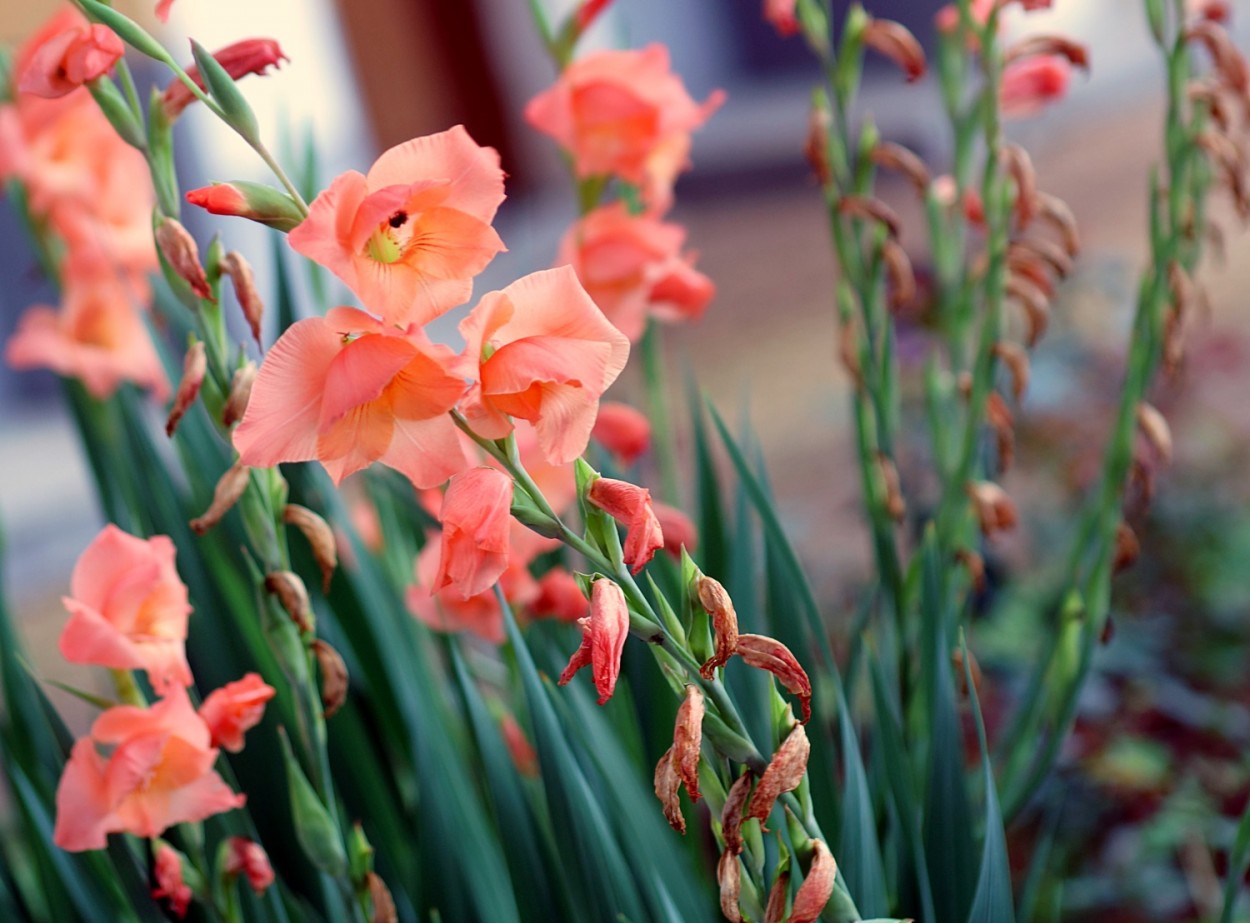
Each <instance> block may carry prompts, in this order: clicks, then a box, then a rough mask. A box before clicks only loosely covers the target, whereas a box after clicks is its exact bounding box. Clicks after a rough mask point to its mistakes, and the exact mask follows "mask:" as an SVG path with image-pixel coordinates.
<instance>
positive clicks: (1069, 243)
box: [1037, 192, 1081, 256]
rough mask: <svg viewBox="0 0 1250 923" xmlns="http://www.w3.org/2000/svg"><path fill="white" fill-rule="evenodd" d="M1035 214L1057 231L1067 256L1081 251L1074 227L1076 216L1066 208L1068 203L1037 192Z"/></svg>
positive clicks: (1078, 237) (1078, 236) (1079, 240)
mask: <svg viewBox="0 0 1250 923" xmlns="http://www.w3.org/2000/svg"><path fill="white" fill-rule="evenodd" d="M1037 214H1038V217H1039V218H1044V219H1046V221H1048V222H1049V223H1050V224H1052V225H1054V227H1056V228H1057V229H1058V230H1059V233H1060V234H1061V235H1062V238H1063V246H1064V249H1065V250H1067V251H1068V256H1076V254H1077V253H1078V252H1079V251H1080V249H1081V237H1080V234H1079V233H1078V231H1077V227H1076V216H1075V215H1073V214H1072V209H1070V208H1068V203H1067V202H1065V201H1063V199H1060V198H1059V197H1058V196H1053V195H1051V194H1050V193H1048V192H1039V193H1038V194H1037Z"/></svg>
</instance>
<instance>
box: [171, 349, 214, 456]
mask: <svg viewBox="0 0 1250 923" xmlns="http://www.w3.org/2000/svg"><path fill="white" fill-rule="evenodd" d="M207 371H208V357H207V355H206V353H205V352H204V344H203V342H201V341H200V340H196V341H195V342H194V343H192V344H191V345H190V346H189V347H188V348H187V354H186V356H184V357H183V360H182V381H180V382H178V393H177V394H176V395H174V406H173V409H172V410H170V411H169V419H168V420H166V421H165V435H166V436H170V437H172V436H173V435H174V430H176V429H177V428H178V421H179V420H181V419H182V417H183V415H184V414H185V413H186V412H187V411H188V410H190V409H191V405H192V404H194V403H195V399H196V398H197V397H199V396H200V385H202V384H204V374H205V373H206V372H207Z"/></svg>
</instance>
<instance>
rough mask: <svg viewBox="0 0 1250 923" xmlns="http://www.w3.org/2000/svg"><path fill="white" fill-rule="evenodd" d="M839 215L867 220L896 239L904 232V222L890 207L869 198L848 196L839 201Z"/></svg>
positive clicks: (878, 200)
mask: <svg viewBox="0 0 1250 923" xmlns="http://www.w3.org/2000/svg"><path fill="white" fill-rule="evenodd" d="M838 213H839V214H842V215H850V216H851V217H852V218H865V219H867V220H869V221H876V222H878V223H880V224H881V225H883V226H884V227H885V229H886V231H887V232H888V233H889V235H890V236H891V237H893V238H895V239H897V238H898V236H899V234H900V233H901V232H902V228H903V222H902V220H900V219H899V217H898V214H897V213H896V212H895V211H894V209H892V208H890V206H888V205H886V204H885V203H884V202H882V201H881V200H880V199H874V198H870V197H868V196H859V195H848V196H843V197H842V198H841V199H839V200H838Z"/></svg>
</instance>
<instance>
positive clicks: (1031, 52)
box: [1003, 35, 1089, 73]
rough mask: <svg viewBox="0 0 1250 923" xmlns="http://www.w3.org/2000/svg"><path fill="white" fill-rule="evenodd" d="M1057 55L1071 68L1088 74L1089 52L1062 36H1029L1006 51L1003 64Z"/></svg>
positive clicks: (1078, 43) (1079, 44)
mask: <svg viewBox="0 0 1250 923" xmlns="http://www.w3.org/2000/svg"><path fill="white" fill-rule="evenodd" d="M1051 55H1059V56H1060V57H1063V58H1067V59H1068V63H1069V64H1071V65H1072V66H1073V67H1079V68H1081V70H1083V71H1085V72H1086V73H1088V72H1089V50H1088V49H1087V48H1086V47H1085V46H1084V45H1082V44H1081V43H1080V42H1074V41H1072V39H1070V38H1065V37H1064V36H1062V35H1031V36H1029V37H1028V38H1026V39H1024V40H1022V41H1019V42H1017V43H1016V44H1015V45H1013V46H1011V47H1010V48H1008V49H1007V53H1006V55H1005V56H1004V59H1003V63H1004V64H1011V63H1012V62H1014V61H1020V60H1022V59H1024V58H1036V57H1048V56H1051Z"/></svg>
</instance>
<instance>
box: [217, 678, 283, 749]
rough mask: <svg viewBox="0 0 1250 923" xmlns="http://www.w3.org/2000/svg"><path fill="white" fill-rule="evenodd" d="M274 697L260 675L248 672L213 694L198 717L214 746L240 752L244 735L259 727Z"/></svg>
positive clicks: (271, 689) (270, 687)
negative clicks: (266, 708)
mask: <svg viewBox="0 0 1250 923" xmlns="http://www.w3.org/2000/svg"><path fill="white" fill-rule="evenodd" d="M275 694H276V692H275V690H274V688H273V687H272V686H270V685H269V684H268V683H266V682H265V681H264V680H263V679H261V678H260V674H258V673H249V674H247V675H246V676H244V677H243V678H242V679H237V680H235V681H234V682H232V683H226V685H224V686H222V687H221V688H220V689H214V690H213V691H212V692H210V693H209V694H208V698H206V699H205V700H204V704H203V705H201V706H200V712H199V714H200V717H201V718H203V719H204V723H205V724H207V725H208V730H209V733H210V734H212V741H213V746H214V747H224V748H225V749H227V750H229V751H230V752H231V753H238V752H239V751H241V750H242V749H243V735H244V733H245V732H247V731H249V730H251V729H252V728H254V727H256V725H258V724H260V719H261V718H263V717H264V716H265V703H266V702H268V701H269V700H270V699H272V698H273V697H274V695H275Z"/></svg>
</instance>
